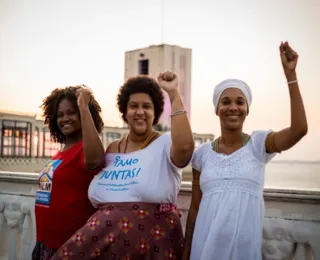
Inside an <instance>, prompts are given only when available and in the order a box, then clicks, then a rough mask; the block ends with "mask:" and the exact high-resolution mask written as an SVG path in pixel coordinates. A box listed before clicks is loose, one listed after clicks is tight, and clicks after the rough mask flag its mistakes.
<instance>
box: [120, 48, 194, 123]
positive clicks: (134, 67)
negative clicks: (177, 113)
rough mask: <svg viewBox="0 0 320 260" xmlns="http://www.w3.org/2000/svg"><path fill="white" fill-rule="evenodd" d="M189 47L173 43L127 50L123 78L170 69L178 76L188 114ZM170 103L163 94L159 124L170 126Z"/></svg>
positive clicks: (157, 73)
mask: <svg viewBox="0 0 320 260" xmlns="http://www.w3.org/2000/svg"><path fill="white" fill-rule="evenodd" d="M191 56H192V51H191V49H187V48H182V47H179V46H175V45H167V44H161V45H151V46H149V47H147V48H143V49H137V50H132V51H127V52H126V53H125V75H124V77H125V80H127V79H128V78H130V77H134V76H137V75H139V74H143V75H149V76H151V77H153V78H156V77H157V76H158V75H159V73H160V72H164V71H167V70H169V71H172V72H174V73H176V74H177V75H178V76H179V79H180V93H181V96H182V100H183V103H184V106H185V108H186V110H187V111H188V116H189V117H190V111H191V58H192V57H191ZM170 114H171V105H170V100H169V98H168V96H167V95H165V107H164V112H163V115H162V117H161V118H160V120H159V124H161V125H162V126H163V127H168V128H170V126H171V118H170Z"/></svg>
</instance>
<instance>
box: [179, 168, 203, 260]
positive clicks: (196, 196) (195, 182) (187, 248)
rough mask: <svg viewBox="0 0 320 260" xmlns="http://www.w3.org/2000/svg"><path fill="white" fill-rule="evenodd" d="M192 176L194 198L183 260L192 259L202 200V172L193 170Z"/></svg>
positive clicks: (190, 210) (187, 226)
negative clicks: (194, 234)
mask: <svg viewBox="0 0 320 260" xmlns="http://www.w3.org/2000/svg"><path fill="white" fill-rule="evenodd" d="M192 175H193V181H192V198H191V205H190V209H189V214H188V218H187V225H186V235H185V238H184V251H183V256H182V259H183V260H188V259H189V258H190V253H191V245H192V238H193V231H194V227H195V224H196V219H197V215H198V210H199V206H200V201H201V198H202V192H201V189H200V185H199V178H200V172H199V171H197V170H195V169H192Z"/></svg>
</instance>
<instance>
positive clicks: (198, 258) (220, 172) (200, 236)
mask: <svg viewBox="0 0 320 260" xmlns="http://www.w3.org/2000/svg"><path fill="white" fill-rule="evenodd" d="M270 132H271V131H254V132H253V133H252V135H251V139H250V141H249V142H248V143H247V145H245V146H244V147H242V148H241V149H239V150H237V151H235V152H234V153H232V154H230V155H224V154H219V153H216V152H215V151H213V149H212V143H206V144H203V145H201V146H200V147H199V148H198V149H197V150H196V151H195V153H194V156H193V159H192V166H193V168H195V169H196V170H198V171H200V172H201V174H200V188H201V190H202V200H201V204H200V208H199V212H198V216H197V220H196V225H195V230H194V234H193V241H192V248H191V258H190V259H191V260H261V257H262V256H261V246H262V223H263V216H264V201H263V186H264V172H265V164H266V163H267V162H269V161H270V160H271V159H272V158H273V156H274V154H267V153H266V148H265V140H266V137H267V135H268V133H270Z"/></svg>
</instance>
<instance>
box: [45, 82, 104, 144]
mask: <svg viewBox="0 0 320 260" xmlns="http://www.w3.org/2000/svg"><path fill="white" fill-rule="evenodd" d="M79 88H81V86H75V87H66V88H56V89H54V90H53V91H52V92H51V94H50V95H49V96H47V97H46V98H45V99H44V100H43V102H42V105H41V106H40V107H41V108H42V109H43V116H44V123H45V124H47V125H48V127H49V130H50V135H51V140H52V141H54V142H56V143H65V141H66V137H65V136H64V135H63V134H62V132H61V131H60V129H59V126H58V124H57V114H58V106H59V104H60V102H61V100H63V99H68V100H69V101H70V102H71V103H72V106H73V107H74V109H75V110H76V112H77V114H78V115H79V116H80V111H79V108H78V104H77V96H76V91H77V89H79ZM89 110H90V112H91V115H92V118H93V122H94V125H95V127H96V129H97V131H98V133H101V131H102V129H103V126H104V123H103V120H102V118H101V115H100V113H101V107H100V105H99V103H98V102H97V101H96V100H95V99H94V97H93V95H92V100H91V101H90V103H89Z"/></svg>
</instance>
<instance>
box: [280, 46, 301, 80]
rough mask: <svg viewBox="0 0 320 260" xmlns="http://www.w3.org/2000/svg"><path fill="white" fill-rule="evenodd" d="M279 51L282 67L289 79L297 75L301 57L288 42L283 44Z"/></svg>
mask: <svg viewBox="0 0 320 260" xmlns="http://www.w3.org/2000/svg"><path fill="white" fill-rule="evenodd" d="M279 49H280V56H281V62H282V67H283V70H284V73H285V75H286V76H287V78H288V76H289V77H290V75H292V74H295V72H296V66H297V62H298V58H299V55H298V53H296V52H295V51H294V50H293V49H292V48H291V47H290V45H289V43H288V42H285V43H283V42H281V45H280V47H279Z"/></svg>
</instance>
